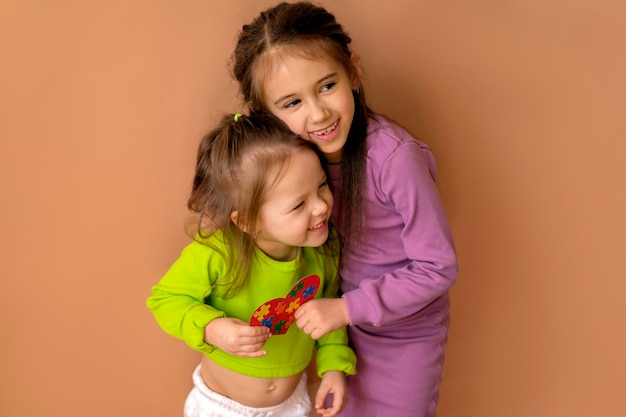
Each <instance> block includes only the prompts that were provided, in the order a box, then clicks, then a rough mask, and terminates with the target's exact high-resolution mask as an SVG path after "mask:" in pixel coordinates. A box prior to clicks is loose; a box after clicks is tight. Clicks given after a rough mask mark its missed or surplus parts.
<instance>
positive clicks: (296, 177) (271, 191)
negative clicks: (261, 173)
mask: <svg viewBox="0 0 626 417" xmlns="http://www.w3.org/2000/svg"><path fill="white" fill-rule="evenodd" d="M323 175H324V170H323V169H322V164H321V163H320V160H319V157H318V156H317V154H316V153H315V152H314V151H313V150H312V149H310V148H308V147H303V148H300V149H298V150H294V152H293V153H292V154H291V157H290V158H288V159H287V160H286V161H285V163H284V164H282V165H281V166H280V167H276V170H275V171H274V172H273V175H271V176H270V177H269V178H268V180H269V181H268V184H267V185H268V187H267V194H268V196H273V197H289V196H292V195H294V194H300V193H301V192H303V191H304V189H305V188H306V185H307V184H309V185H310V184H313V185H315V184H317V182H318V181H319V180H320V177H322V176H323Z"/></svg>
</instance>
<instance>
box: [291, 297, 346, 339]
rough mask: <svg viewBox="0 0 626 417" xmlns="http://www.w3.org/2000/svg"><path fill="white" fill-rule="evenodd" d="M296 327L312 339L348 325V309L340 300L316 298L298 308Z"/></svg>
mask: <svg viewBox="0 0 626 417" xmlns="http://www.w3.org/2000/svg"><path fill="white" fill-rule="evenodd" d="M295 319H296V325H297V326H298V327H299V328H300V329H301V330H302V331H303V332H304V333H306V334H309V335H311V337H312V338H313V339H319V338H320V337H322V336H324V335H325V334H327V333H330V332H332V331H335V330H337V329H340V328H342V327H344V326H347V325H348V324H350V317H349V316H348V308H347V307H346V303H345V302H344V301H343V299H341V298H318V299H315V300H311V301H309V302H308V303H306V304H304V305H302V306H300V308H298V310H296V313H295Z"/></svg>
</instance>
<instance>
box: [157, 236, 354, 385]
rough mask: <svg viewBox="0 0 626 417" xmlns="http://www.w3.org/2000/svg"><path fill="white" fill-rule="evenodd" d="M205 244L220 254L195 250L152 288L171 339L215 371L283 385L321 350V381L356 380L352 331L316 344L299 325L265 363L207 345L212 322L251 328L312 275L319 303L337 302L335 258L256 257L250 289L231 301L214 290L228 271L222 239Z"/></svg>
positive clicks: (274, 345) (273, 343) (310, 252)
mask: <svg viewBox="0 0 626 417" xmlns="http://www.w3.org/2000/svg"><path fill="white" fill-rule="evenodd" d="M205 243H209V244H211V245H212V246H214V247H216V248H218V249H219V251H216V250H215V249H213V248H211V247H209V246H207V245H206V244H203V243H201V242H197V241H196V242H192V243H190V244H189V245H188V246H187V247H186V248H185V249H184V250H183V251H182V253H181V255H180V257H179V258H178V260H176V262H174V264H173V265H172V266H171V267H170V269H169V270H168V271H167V273H166V274H165V276H163V278H162V279H161V280H160V281H159V283H158V284H157V285H156V286H154V287H153V288H152V295H151V296H150V297H149V298H148V300H147V306H148V308H149V309H150V310H151V311H152V313H153V314H154V316H155V318H156V320H157V322H158V323H159V325H160V326H161V327H162V328H163V330H165V332H167V333H168V334H170V335H172V336H174V337H177V338H179V339H182V340H184V341H185V342H186V343H187V344H188V345H189V346H190V347H191V348H193V349H196V350H199V351H201V352H203V353H204V354H205V355H206V356H207V357H208V358H209V359H211V360H212V361H214V362H215V363H217V364H219V365H221V366H224V367H225V368H228V369H230V370H233V371H235V372H238V373H241V374H245V375H250V376H255V377H263V378H276V377H286V376H291V375H294V374H297V373H298V372H301V371H302V370H303V369H304V368H306V366H307V365H308V364H309V362H310V360H311V357H312V353H313V348H314V347H317V356H316V361H317V372H318V375H320V376H322V375H323V374H324V372H326V371H342V372H344V373H345V374H347V375H353V374H355V373H356V356H355V354H354V352H353V350H352V349H351V348H350V347H349V346H348V336H347V331H346V329H345V328H342V329H339V330H336V331H334V332H331V333H329V334H327V335H325V336H324V337H321V338H320V339H319V340H317V341H315V340H313V339H312V338H311V337H310V336H309V335H307V334H305V333H303V332H302V331H301V330H300V329H299V328H298V327H297V326H296V325H295V322H294V323H293V325H291V327H289V328H288V330H287V332H286V333H284V334H279V335H272V337H270V338H269V339H268V340H267V342H266V343H265V345H264V347H263V348H264V349H265V350H266V351H267V355H265V356H262V357H259V358H243V357H240V356H234V355H230V354H228V353H226V352H224V351H222V350H221V349H218V348H216V347H215V346H213V345H209V344H207V343H206V342H205V341H204V328H205V326H206V325H207V324H208V323H209V322H210V321H211V320H213V319H216V318H219V317H233V318H238V319H240V320H243V321H244V322H250V318H251V316H252V315H253V313H254V312H255V309H256V308H257V307H259V306H261V305H263V304H264V303H266V302H267V301H268V300H272V299H275V298H282V297H286V296H287V294H288V293H289V292H290V290H292V289H293V287H294V285H295V284H296V283H297V282H298V281H299V280H300V279H301V278H303V277H306V276H309V275H311V274H314V275H317V276H319V278H320V287H319V290H318V291H317V293H316V294H315V298H320V297H328V298H330V297H337V296H338V291H339V277H338V274H337V270H336V261H337V260H336V258H331V259H327V260H326V262H323V257H322V255H320V254H319V253H316V251H315V249H313V248H303V250H302V251H301V252H300V255H299V256H298V257H297V258H296V259H295V260H293V261H287V262H280V261H276V260H274V259H271V258H270V257H268V256H267V255H265V254H264V253H263V252H262V251H261V250H259V249H257V251H256V256H255V260H254V261H253V262H252V268H251V272H250V279H249V282H248V285H247V287H246V288H245V289H244V290H243V291H241V292H240V293H238V294H236V295H234V296H232V297H230V298H224V297H223V294H224V291H225V287H223V286H220V285H217V286H214V285H213V284H215V283H216V281H217V280H218V279H220V278H223V275H224V271H225V269H226V263H225V261H224V257H223V256H224V255H223V254H226V253H227V252H226V246H225V242H224V237H223V234H222V233H221V232H219V231H218V232H216V233H213V234H212V235H211V236H210V237H208V238H207V239H206V240H205ZM220 252H222V253H220ZM325 265H326V268H325V267H324V266H325ZM330 265H332V267H331V266H330Z"/></svg>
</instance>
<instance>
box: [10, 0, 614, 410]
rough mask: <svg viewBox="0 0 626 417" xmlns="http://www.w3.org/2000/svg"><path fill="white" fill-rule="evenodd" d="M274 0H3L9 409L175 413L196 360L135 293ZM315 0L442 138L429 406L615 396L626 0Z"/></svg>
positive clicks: (165, 262) (169, 256) (377, 90)
mask: <svg viewBox="0 0 626 417" xmlns="http://www.w3.org/2000/svg"><path fill="white" fill-rule="evenodd" d="M273 3H274V2H272V1H267V0H263V1H261V0H256V1H253V0H249V1H244V0H231V1H228V2H225V1H209V0H202V1H201V0H185V1H173V0H159V1H152V0H130V1H121V0H113V1H71V0H59V1H49V2H41V1H26V0H24V1H20V0H4V1H2V2H0V60H1V64H0V187H1V188H0V195H1V205H0V210H1V212H0V213H1V216H0V237H1V240H0V242H1V243H0V245H1V247H0V257H1V262H0V290H1V291H2V295H1V301H0V342H1V343H0V415H2V416H11V417H35V416H40V415H48V416H63V417H85V416H88V417H112V416H115V417H131V416H132V417H137V416H151V417H172V416H180V415H182V413H181V407H182V404H183V401H184V398H185V395H186V394H187V392H188V390H189V388H190V386H191V382H190V373H191V370H192V368H193V367H194V366H195V364H196V363H197V362H198V360H199V357H198V354H196V353H194V352H192V351H191V350H189V349H188V348H187V347H186V346H185V345H184V343H183V342H180V341H178V340H175V339H173V338H171V337H169V336H167V335H166V334H165V333H164V332H163V331H161V329H160V328H159V327H158V326H157V324H156V323H155V321H154V319H153V317H152V316H151V314H150V312H149V311H148V310H147V308H146V307H145V299H146V297H147V296H148V295H149V293H150V287H151V286H152V285H153V284H154V283H156V281H157V280H158V279H159V278H160V277H161V275H162V274H163V273H164V272H165V270H166V269H167V267H168V266H169V265H170V264H171V263H172V262H173V261H174V259H175V258H176V257H177V256H178V254H179V252H180V250H181V248H182V247H183V246H184V245H185V244H186V243H187V242H188V239H187V237H186V236H185V234H184V232H183V222H184V220H185V217H186V210H185V202H186V196H187V193H188V191H189V187H190V183H191V175H192V171H193V164H194V154H195V150H196V145H197V143H198V141H199V140H200V138H201V136H202V134H203V133H204V132H205V131H206V130H207V129H208V128H209V127H210V126H212V124H213V123H214V122H215V121H216V120H217V119H218V118H219V116H220V115H221V114H222V113H223V112H233V111H237V110H239V106H238V104H237V103H238V97H237V95H236V86H235V83H234V82H233V81H231V78H230V76H229V73H228V69H227V60H228V58H229V56H230V53H231V51H232V49H233V47H234V43H235V38H236V34H237V32H238V30H239V28H240V27H241V25H242V24H243V23H244V22H248V21H249V20H250V19H251V18H253V17H254V16H256V15H257V13H258V12H259V11H260V10H262V9H264V8H266V7H267V6H269V5H271V4H273ZM319 3H320V4H322V5H324V6H326V7H328V8H329V9H330V10H331V11H332V12H334V13H335V14H336V16H337V18H338V20H339V21H340V22H341V23H342V24H343V25H344V27H345V28H346V29H347V30H348V32H349V33H350V34H351V35H352V36H353V38H354V48H355V49H356V50H357V51H358V52H359V53H360V55H361V58H362V64H363V66H364V69H365V77H366V79H365V83H366V84H365V85H366V88H367V90H368V93H369V95H370V98H371V101H372V105H373V107H374V109H375V110H377V111H379V112H381V113H384V114H388V115H390V116H391V117H393V118H394V119H396V120H397V121H398V122H400V123H402V124H403V125H405V126H406V127H408V128H409V129H410V130H411V131H413V132H414V133H415V134H416V135H417V136H419V137H420V138H421V139H422V140H424V141H426V142H428V143H429V144H430V145H431V146H432V148H433V150H434V152H435V155H436V157H437V161H438V166H439V180H438V185H439V189H440V191H441V195H442V198H443V200H444V202H445V204H446V207H447V210H448V215H449V218H450V223H451V226H452V229H453V232H454V235H455V237H456V242H457V247H458V253H459V261H460V267H461V274H460V278H459V281H458V284H457V285H456V286H455V287H454V289H453V291H452V304H453V306H452V327H451V331H450V339H449V348H448V355H447V361H446V365H445V369H444V381H443V386H442V392H441V403H440V407H439V411H440V413H439V414H440V417H502V416H507V417H548V416H550V417H552V416H568V417H587V416H617V415H626V406H625V405H624V401H623V397H624V392H625V389H626V376H625V375H626V358H625V355H624V352H626V336H625V333H626V332H625V329H626V325H625V324H624V320H625V318H626V309H625V307H624V305H625V303H624V302H623V299H624V294H625V293H626V280H625V278H626V273H625V271H624V262H623V259H624V252H625V251H626V240H625V238H624V236H625V235H626V225H625V222H624V213H626V186H625V185H626V169H625V166H626V156H625V155H626V145H625V143H626V140H625V138H626V117H625V113H626V98H625V97H626V81H625V75H624V74H626V60H625V52H624V44H625V41H626V25H624V24H623V22H624V21H626V6H624V5H623V2H619V1H613V0H597V1H593V2H591V1H582V0H579V1H577V0H574V1H563V0H541V1H540V0H527V1H519V0H518V1H507V0H504V1H503V0H480V1H471V2H470V1H460V0H448V1H435V0H417V1H409V0H404V1H402V0H395V1H387V2H381V1H373V0H369V1H363V0H342V1H330V0H327V1H320V2H319ZM407 181H410V178H407Z"/></svg>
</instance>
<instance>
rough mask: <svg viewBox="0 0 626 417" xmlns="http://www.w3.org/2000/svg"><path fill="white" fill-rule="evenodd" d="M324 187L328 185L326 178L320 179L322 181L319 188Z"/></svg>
mask: <svg viewBox="0 0 626 417" xmlns="http://www.w3.org/2000/svg"><path fill="white" fill-rule="evenodd" d="M324 187H328V180H324V181H322V183H321V184H320V188H324Z"/></svg>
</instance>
